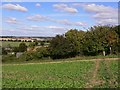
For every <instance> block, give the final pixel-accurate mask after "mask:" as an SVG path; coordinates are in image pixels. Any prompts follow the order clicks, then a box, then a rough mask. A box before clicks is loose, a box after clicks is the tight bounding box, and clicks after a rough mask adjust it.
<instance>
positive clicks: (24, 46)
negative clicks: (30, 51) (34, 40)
mask: <svg viewBox="0 0 120 90" xmlns="http://www.w3.org/2000/svg"><path fill="white" fill-rule="evenodd" d="M19 51H20V52H25V51H27V45H26V44H25V43H24V42H22V43H20V44H19Z"/></svg>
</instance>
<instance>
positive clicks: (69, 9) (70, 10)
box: [53, 4, 78, 13]
mask: <svg viewBox="0 0 120 90" xmlns="http://www.w3.org/2000/svg"><path fill="white" fill-rule="evenodd" d="M53 7H54V8H55V9H56V10H58V11H61V12H68V13H77V12H78V10H77V9H76V8H73V7H70V6H68V5H67V4H54V5H53Z"/></svg>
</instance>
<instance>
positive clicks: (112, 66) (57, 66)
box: [2, 60, 118, 88]
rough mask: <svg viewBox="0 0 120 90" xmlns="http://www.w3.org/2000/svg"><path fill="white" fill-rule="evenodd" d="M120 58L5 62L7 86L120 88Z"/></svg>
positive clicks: (4, 69)
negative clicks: (119, 71) (119, 63)
mask: <svg viewBox="0 0 120 90" xmlns="http://www.w3.org/2000/svg"><path fill="white" fill-rule="evenodd" d="M117 80H118V60H100V61H96V60H93V61H89V60H88V61H87V60H86V61H84V60H83V61H76V62H75V61H74V62H61V63H58V62H54V63H53V62H52V63H49V62H48V63H33V64H21V65H20V64H16V65H13V64H3V66H2V87H3V88H85V87H88V88H89V87H107V88H108V87H112V88H116V87H118V82H117Z"/></svg>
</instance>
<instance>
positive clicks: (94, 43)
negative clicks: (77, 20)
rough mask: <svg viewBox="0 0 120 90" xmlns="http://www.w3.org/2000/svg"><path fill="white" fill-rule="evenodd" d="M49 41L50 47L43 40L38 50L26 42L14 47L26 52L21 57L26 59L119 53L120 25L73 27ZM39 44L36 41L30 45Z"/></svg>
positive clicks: (16, 49)
mask: <svg viewBox="0 0 120 90" xmlns="http://www.w3.org/2000/svg"><path fill="white" fill-rule="evenodd" d="M49 43H50V44H49V46H48V47H44V44H43V42H42V43H41V47H40V48H38V49H37V50H36V51H27V46H26V45H25V43H21V44H20V45H19V47H18V48H14V52H18V51H20V52H24V54H23V55H22V56H21V57H20V58H21V60H25V61H29V60H33V59H35V60H39V59H43V58H52V59H61V58H71V57H75V56H97V55H103V56H105V55H109V54H119V53H120V25H118V26H109V25H106V26H93V27H91V28H89V29H88V30H84V31H83V30H77V29H71V30H69V31H67V32H66V33H65V34H63V35H56V36H55V37H53V38H52V40H51V41H49ZM37 44H38V42H37V41H35V42H33V43H31V44H30V45H29V47H34V46H36V45H37ZM3 51H4V50H3Z"/></svg>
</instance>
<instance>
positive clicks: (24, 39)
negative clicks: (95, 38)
mask: <svg viewBox="0 0 120 90" xmlns="http://www.w3.org/2000/svg"><path fill="white" fill-rule="evenodd" d="M52 38H53V37H15V36H1V37H0V41H20V42H34V41H36V40H37V41H49V40H51V39H52Z"/></svg>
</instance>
